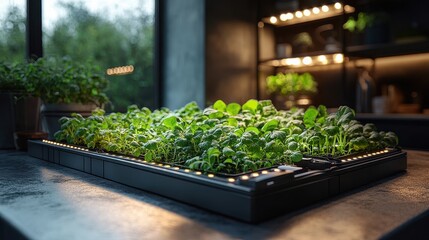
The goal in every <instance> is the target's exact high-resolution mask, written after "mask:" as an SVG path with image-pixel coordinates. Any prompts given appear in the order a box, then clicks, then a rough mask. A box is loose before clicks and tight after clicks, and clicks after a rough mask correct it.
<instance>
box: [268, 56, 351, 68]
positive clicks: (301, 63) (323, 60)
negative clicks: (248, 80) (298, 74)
mask: <svg viewBox="0 0 429 240" xmlns="http://www.w3.org/2000/svg"><path fill="white" fill-rule="evenodd" d="M343 62H344V55H343V54H342V53H333V54H323V55H318V56H305V57H294V58H283V59H275V60H269V61H264V62H262V64H265V65H269V66H273V67H289V68H298V67H307V66H320V65H328V64H333V63H343Z"/></svg>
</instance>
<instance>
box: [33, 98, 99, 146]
mask: <svg viewBox="0 0 429 240" xmlns="http://www.w3.org/2000/svg"><path fill="white" fill-rule="evenodd" d="M96 108H97V105H95V104H92V103H91V104H81V103H69V104H66V103H43V104H42V106H41V108H40V113H41V115H42V129H43V131H46V132H48V134H49V139H54V134H55V133H56V132H57V131H58V130H60V128H61V125H60V123H59V120H60V118H62V117H70V116H71V115H72V113H78V114H80V115H82V116H83V117H88V116H90V115H91V112H92V111H93V110H94V109H96Z"/></svg>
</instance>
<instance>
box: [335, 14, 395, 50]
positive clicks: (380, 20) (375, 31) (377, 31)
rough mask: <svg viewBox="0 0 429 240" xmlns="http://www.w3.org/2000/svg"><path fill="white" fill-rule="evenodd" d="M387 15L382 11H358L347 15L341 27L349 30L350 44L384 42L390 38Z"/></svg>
mask: <svg viewBox="0 0 429 240" xmlns="http://www.w3.org/2000/svg"><path fill="white" fill-rule="evenodd" d="M388 22H389V16H388V15H387V14H386V13H383V12H373V13H365V12H360V13H358V15H357V17H356V18H355V17H353V16H351V17H349V18H348V20H347V21H346V22H345V23H344V25H343V29H345V30H348V32H349V43H350V45H359V44H376V43H385V42H388V41H389V40H390V29H389V25H388Z"/></svg>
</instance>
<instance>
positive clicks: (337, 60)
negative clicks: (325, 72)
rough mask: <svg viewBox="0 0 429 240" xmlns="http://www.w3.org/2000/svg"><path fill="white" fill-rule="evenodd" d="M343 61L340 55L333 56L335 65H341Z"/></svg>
mask: <svg viewBox="0 0 429 240" xmlns="http://www.w3.org/2000/svg"><path fill="white" fill-rule="evenodd" d="M343 61H344V56H343V54H341V53H337V54H335V55H334V62H335V63H342V62H343Z"/></svg>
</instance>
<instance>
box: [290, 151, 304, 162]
mask: <svg viewBox="0 0 429 240" xmlns="http://www.w3.org/2000/svg"><path fill="white" fill-rule="evenodd" d="M290 160H292V162H294V163H296V162H299V161H301V160H302V153H300V152H293V153H292V154H291V155H290Z"/></svg>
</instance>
